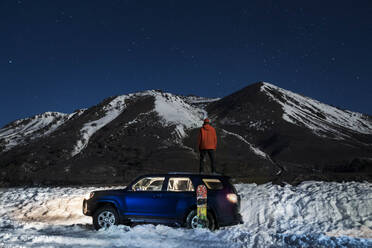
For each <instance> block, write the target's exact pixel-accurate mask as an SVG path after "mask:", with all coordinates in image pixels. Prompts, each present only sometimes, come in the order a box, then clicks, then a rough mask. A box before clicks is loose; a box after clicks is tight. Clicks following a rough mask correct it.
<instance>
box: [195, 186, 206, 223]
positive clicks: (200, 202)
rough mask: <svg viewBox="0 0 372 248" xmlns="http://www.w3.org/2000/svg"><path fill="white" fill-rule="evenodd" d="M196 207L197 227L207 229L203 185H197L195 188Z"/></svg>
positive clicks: (204, 188) (204, 189)
mask: <svg viewBox="0 0 372 248" xmlns="http://www.w3.org/2000/svg"><path fill="white" fill-rule="evenodd" d="M196 206H197V215H198V227H201V228H204V227H207V221H208V219H207V187H205V185H199V186H198V187H197V188H196Z"/></svg>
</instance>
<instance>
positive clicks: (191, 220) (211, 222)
mask: <svg viewBox="0 0 372 248" xmlns="http://www.w3.org/2000/svg"><path fill="white" fill-rule="evenodd" d="M197 218H198V215H197V211H196V209H194V210H192V211H190V213H189V214H188V215H187V217H186V227H187V228H190V229H195V228H196V222H197ZM207 220H208V221H207V227H208V229H209V230H211V231H214V230H216V228H217V225H216V220H215V219H214V217H213V215H212V214H211V213H210V212H209V211H208V212H207Z"/></svg>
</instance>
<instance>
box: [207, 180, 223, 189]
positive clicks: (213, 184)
mask: <svg viewBox="0 0 372 248" xmlns="http://www.w3.org/2000/svg"><path fill="white" fill-rule="evenodd" d="M203 182H204V183H205V185H206V186H207V188H208V189H211V190H217V189H223V184H222V182H221V180H220V179H217V178H203Z"/></svg>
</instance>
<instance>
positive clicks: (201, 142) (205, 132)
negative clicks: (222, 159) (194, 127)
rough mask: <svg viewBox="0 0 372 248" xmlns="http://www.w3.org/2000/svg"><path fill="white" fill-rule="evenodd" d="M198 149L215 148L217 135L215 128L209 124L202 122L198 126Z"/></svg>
mask: <svg viewBox="0 0 372 248" xmlns="http://www.w3.org/2000/svg"><path fill="white" fill-rule="evenodd" d="M198 147H199V150H216V147H217V135H216V130H215V129H214V128H213V127H212V126H211V125H209V124H204V125H203V127H201V128H200V132H199V137H198Z"/></svg>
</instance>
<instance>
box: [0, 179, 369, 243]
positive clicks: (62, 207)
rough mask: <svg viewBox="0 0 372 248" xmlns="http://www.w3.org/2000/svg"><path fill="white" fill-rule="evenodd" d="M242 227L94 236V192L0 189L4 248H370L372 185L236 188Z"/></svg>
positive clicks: (148, 228) (124, 230)
mask: <svg viewBox="0 0 372 248" xmlns="http://www.w3.org/2000/svg"><path fill="white" fill-rule="evenodd" d="M237 188H238V191H239V192H240V195H241V196H242V210H241V213H242V215H243V219H244V222H245V223H244V224H242V225H238V226H233V227H227V228H222V229H220V230H218V231H215V232H210V231H208V230H202V229H200V230H187V229H183V228H171V227H166V226H162V225H158V226H154V225H140V226H136V227H134V228H129V227H126V226H118V227H115V228H112V229H109V230H102V231H98V232H97V231H94V230H93V229H92V226H91V218H89V217H85V216H83V215H82V213H81V203H82V199H83V196H84V195H85V194H86V193H88V192H90V191H92V190H94V189H96V188H10V189H5V188H4V189H0V247H12V248H13V247H151V248H155V247H372V184H369V183H342V184H341V183H324V182H306V183H303V184H301V185H299V186H297V187H293V186H290V185H287V186H285V187H280V186H276V185H272V184H265V185H259V186H257V185H255V184H240V185H237Z"/></svg>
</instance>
